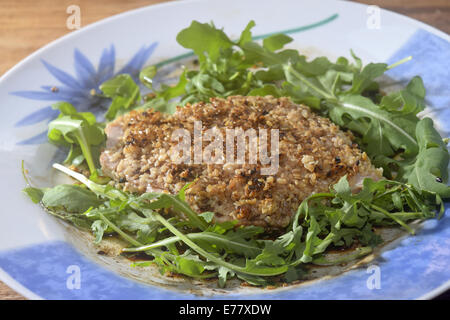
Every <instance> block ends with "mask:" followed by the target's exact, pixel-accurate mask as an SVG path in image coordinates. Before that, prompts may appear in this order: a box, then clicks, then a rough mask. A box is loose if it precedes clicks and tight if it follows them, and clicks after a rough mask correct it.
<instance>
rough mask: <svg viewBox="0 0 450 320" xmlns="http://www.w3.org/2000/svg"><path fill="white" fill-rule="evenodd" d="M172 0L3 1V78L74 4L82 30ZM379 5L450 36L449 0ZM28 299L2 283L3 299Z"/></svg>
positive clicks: (393, 0) (387, 0) (60, 29)
mask: <svg viewBox="0 0 450 320" xmlns="http://www.w3.org/2000/svg"><path fill="white" fill-rule="evenodd" d="M166 1H168V0H127V1H123V0H96V1H88V0H58V1H52V0H39V1H35V0H22V1H17V0H0V52H1V53H2V59H0V75H2V74H3V73H5V72H6V71H7V70H9V69H10V68H11V67H13V66H14V65H15V64H17V63H18V62H19V61H21V60H22V59H23V58H25V57H27V56H28V55H29V54H31V53H32V52H34V51H36V50H37V49H39V48H41V47H42V46H44V45H46V44H47V43H49V42H51V41H53V40H55V39H57V38H59V37H61V36H63V35H65V34H67V33H70V32H73V31H72V30H69V29H68V28H67V26H66V21H67V18H68V17H69V14H68V13H66V10H67V8H68V7H69V6H70V5H78V6H79V7H80V9H81V27H84V26H86V25H88V24H90V23H93V22H96V21H98V20H101V19H103V18H106V17H109V16H112V15H115V14H118V13H121V12H125V11H128V10H131V9H136V8H139V7H144V6H148V5H152V4H156V3H161V2H166ZM356 2H360V3H365V4H372V5H378V6H380V7H381V8H385V9H388V10H391V11H395V12H398V13H401V14H404V15H406V16H409V17H411V18H414V19H417V20H420V21H422V22H425V23H427V24H430V25H432V26H434V27H436V28H438V29H440V30H442V31H444V32H446V33H450V1H448V0H427V1H424V0H373V1H366V0H357V1H356ZM17 299H24V298H23V297H22V296H21V295H20V294H18V293H16V292H15V291H14V290H12V289H10V288H9V287H8V286H6V285H5V284H4V283H2V282H0V300H17Z"/></svg>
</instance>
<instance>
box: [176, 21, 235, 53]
mask: <svg viewBox="0 0 450 320" xmlns="http://www.w3.org/2000/svg"><path fill="white" fill-rule="evenodd" d="M177 41H178V43H179V44H181V45H182V46H183V47H185V48H188V49H192V50H193V51H194V52H195V54H196V55H197V56H198V57H199V60H201V61H205V59H206V56H205V53H206V54H207V55H208V57H209V58H210V59H211V60H213V61H214V60H216V59H217V58H218V57H219V55H220V51H221V50H224V49H226V48H229V47H231V46H232V45H233V41H231V40H230V39H229V38H228V36H227V35H226V34H225V33H224V32H223V31H222V30H219V29H216V28H215V27H214V26H213V25H211V24H208V23H199V22H197V21H192V23H191V25H190V26H189V27H188V28H186V29H183V30H181V31H180V32H179V33H178V35H177Z"/></svg>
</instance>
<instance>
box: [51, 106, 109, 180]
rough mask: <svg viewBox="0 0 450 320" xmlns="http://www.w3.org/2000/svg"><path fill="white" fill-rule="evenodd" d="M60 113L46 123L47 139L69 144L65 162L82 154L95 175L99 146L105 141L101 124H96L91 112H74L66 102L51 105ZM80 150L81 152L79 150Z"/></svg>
mask: <svg viewBox="0 0 450 320" xmlns="http://www.w3.org/2000/svg"><path fill="white" fill-rule="evenodd" d="M53 107H54V108H55V109H59V110H60V111H61V114H60V115H59V116H58V117H57V118H56V119H55V120H53V121H51V122H50V123H49V125H48V134H47V135H48V138H49V141H50V142H52V143H54V144H56V145H62V146H70V148H71V149H70V150H71V151H70V153H69V155H68V157H67V159H66V162H68V161H72V164H73V162H74V160H75V159H80V158H79V156H80V155H83V157H84V160H85V161H86V162H87V165H88V167H89V170H90V172H91V174H92V175H96V173H97V169H96V167H97V166H98V156H99V154H97V152H95V151H99V150H98V149H97V148H95V147H97V146H100V145H101V144H102V143H103V142H104V141H105V134H104V132H103V127H102V125H100V124H98V123H97V122H96V120H95V116H94V115H92V114H91V113H86V112H80V113H78V112H76V110H75V108H74V107H73V106H72V105H70V104H68V103H57V104H55V105H54V106H53ZM80 151H81V152H80Z"/></svg>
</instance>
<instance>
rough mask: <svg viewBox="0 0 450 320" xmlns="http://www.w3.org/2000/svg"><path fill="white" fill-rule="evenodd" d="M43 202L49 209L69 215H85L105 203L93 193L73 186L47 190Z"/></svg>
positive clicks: (64, 185)
mask: <svg viewBox="0 0 450 320" xmlns="http://www.w3.org/2000/svg"><path fill="white" fill-rule="evenodd" d="M41 200H42V203H43V204H44V206H46V207H48V208H52V209H58V210H64V211H66V212H69V213H83V212H85V211H86V210H88V209H89V208H90V207H97V206H99V205H100V204H102V203H103V201H102V200H99V199H98V198H97V196H96V195H95V194H94V193H93V192H92V191H90V190H87V189H86V188H83V187H80V186H77V185H72V184H60V185H57V186H56V187H54V188H51V189H48V190H46V191H45V192H44V195H43V196H42V199H41Z"/></svg>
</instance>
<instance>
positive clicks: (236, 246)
mask: <svg viewBox="0 0 450 320" xmlns="http://www.w3.org/2000/svg"><path fill="white" fill-rule="evenodd" d="M254 25H255V23H254V22H253V21H250V22H249V24H248V25H247V26H246V28H245V29H244V31H243V32H242V33H241V35H240V37H239V39H237V40H231V39H230V38H229V37H228V36H227V35H226V34H225V33H224V32H223V30H221V29H218V28H216V27H215V26H214V25H213V24H206V23H205V24H204V23H199V22H197V21H193V22H192V24H191V25H190V26H189V27H188V28H186V29H184V30H182V31H181V32H180V33H179V34H178V36H177V41H178V43H179V44H180V45H182V46H183V47H185V48H187V49H190V50H192V51H193V53H194V54H195V55H196V59H198V67H196V68H192V69H187V68H184V69H183V70H182V72H181V75H180V76H179V79H178V81H177V83H175V84H173V85H167V84H162V85H160V86H157V85H156V84H155V83H154V81H153V80H154V78H155V76H156V75H157V74H158V71H159V68H158V66H157V65H151V66H148V67H146V68H144V69H143V70H142V71H141V73H140V76H139V79H140V82H141V84H142V85H143V86H145V88H141V87H140V86H139V85H138V84H136V83H135V82H134V80H133V78H132V77H131V76H130V75H128V74H121V75H118V76H116V77H114V78H112V79H110V80H108V81H106V82H105V83H103V84H102V85H101V86H100V89H101V91H102V96H103V97H104V98H105V99H111V104H110V107H109V109H108V110H107V112H106V113H105V118H106V121H111V120H113V119H115V118H116V117H117V116H119V115H121V114H124V113H126V112H129V111H130V110H133V109H149V108H152V109H154V110H157V111H160V112H165V113H173V112H174V111H175V107H176V106H183V105H185V104H186V103H194V102H199V101H208V100H209V98H212V97H228V96H232V95H247V96H266V95H272V96H275V97H289V98H290V99H291V100H292V101H293V102H295V103H302V104H305V105H308V106H309V107H310V108H311V109H312V110H314V111H315V112H317V113H318V114H319V115H321V116H323V117H327V118H329V119H330V120H331V121H332V122H334V123H335V124H337V125H339V126H340V127H341V128H342V129H346V130H350V131H351V132H352V133H353V134H354V136H355V139H356V142H357V143H358V144H359V146H360V147H361V148H362V150H364V151H365V152H366V153H367V154H368V156H369V157H370V159H371V161H372V163H373V164H374V165H375V166H376V167H381V168H383V172H384V176H385V179H383V180H379V181H374V180H371V179H369V178H366V179H365V180H364V182H363V187H362V189H361V191H359V192H357V193H352V190H351V188H350V186H349V183H348V181H347V178H346V176H344V177H342V178H341V179H340V180H339V182H338V183H337V184H335V185H333V186H330V190H329V192H326V193H317V194H312V195H311V196H310V197H308V198H307V199H305V200H304V201H303V202H302V203H301V205H300V206H299V207H298V210H297V212H296V214H295V216H294V219H293V220H292V222H291V224H290V225H289V227H288V228H286V230H285V231H284V233H283V234H281V235H278V236H277V237H276V238H275V239H273V238H270V237H268V236H267V235H266V234H265V232H264V229H263V228H261V227H256V226H239V225H237V221H235V222H231V221H229V222H223V223H215V222H214V221H213V217H214V212H194V211H193V210H192V208H190V207H189V205H188V204H187V202H186V201H185V191H186V190H187V189H188V188H189V183H188V184H187V185H186V186H185V187H184V188H183V189H182V190H181V191H180V192H179V193H178V194H166V193H149V192H147V193H144V194H140V195H138V194H132V193H127V192H124V191H122V190H119V189H117V188H114V187H112V186H111V185H109V184H108V180H109V178H107V177H105V176H104V175H103V173H102V171H101V168H100V166H99V162H98V157H99V154H100V150H101V148H102V147H104V145H105V142H106V136H105V133H104V127H105V123H99V122H97V121H96V118H95V116H94V115H93V114H92V113H89V112H77V110H76V109H75V108H74V107H73V106H72V105H70V104H69V103H67V102H61V103H58V104H56V105H54V108H55V109H58V110H59V111H60V115H59V117H58V118H57V119H55V120H53V121H52V122H50V124H49V129H48V138H49V141H50V142H51V143H54V144H56V145H58V146H61V147H64V148H67V149H68V155H67V158H66V160H65V161H64V165H65V166H63V165H61V164H54V168H55V169H57V170H60V171H61V172H63V173H65V174H67V175H68V176H70V177H72V178H73V179H75V180H76V181H77V184H62V185H58V186H55V187H53V188H36V187H32V186H28V187H27V188H25V189H24V192H25V193H26V194H27V195H28V196H29V197H30V198H31V199H32V200H33V201H34V202H35V203H40V204H41V205H42V206H43V207H45V209H46V210H47V212H49V213H50V214H53V215H55V216H57V217H59V218H62V219H64V220H66V221H69V222H72V223H73V224H74V225H76V226H77V227H79V228H83V229H86V230H90V231H92V233H93V234H94V236H95V242H96V243H99V242H101V241H102V239H103V237H104V236H105V235H106V234H115V235H118V236H119V237H121V238H123V239H124V240H125V241H126V242H127V243H128V246H127V247H126V248H124V249H123V253H124V254H126V255H133V254H137V253H144V254H145V255H146V256H147V257H148V259H147V260H146V261H140V262H135V265H140V266H147V265H157V266H158V267H159V268H160V270H161V272H162V273H165V272H173V273H177V274H182V275H185V276H188V277H193V278H218V282H219V285H220V286H221V287H223V286H225V285H226V281H227V280H229V279H231V278H234V277H237V278H239V279H241V280H243V281H246V282H248V283H250V284H253V285H258V286H266V285H268V284H273V283H274V281H275V279H276V280H277V281H280V280H281V281H285V282H292V281H295V280H301V279H302V277H303V275H304V273H305V272H306V271H305V270H306V269H305V265H306V264H318V265H329V264H341V263H343V262H346V260H350V259H356V258H358V257H362V256H365V255H367V254H369V253H370V252H372V250H373V248H374V247H376V246H377V245H379V244H380V243H381V241H382V240H381V238H380V236H379V235H378V234H377V233H376V232H375V231H374V227H381V226H392V225H397V226H399V227H401V228H404V229H405V230H407V231H408V232H409V233H411V234H414V230H413V228H412V227H411V226H409V225H408V223H409V222H411V221H415V220H424V219H429V218H435V217H438V218H439V217H440V216H441V215H442V214H443V210H444V207H443V200H442V199H444V198H450V187H449V186H447V185H446V182H447V179H448V171H447V166H448V163H449V153H448V150H447V140H446V139H442V137H441V136H440V135H439V133H438V132H437V131H436V129H435V128H434V126H433V121H432V120H431V119H430V118H423V119H422V118H420V117H419V116H418V113H419V112H421V111H422V110H424V108H425V102H424V99H425V88H424V86H423V83H422V80H421V78H420V77H414V78H412V79H411V80H410V82H409V83H408V85H407V86H406V87H405V88H403V89H402V90H400V91H396V92H392V93H389V94H386V95H383V94H381V91H380V86H379V83H378V82H377V78H379V77H380V76H381V75H383V74H384V73H385V72H386V71H388V70H389V69H391V68H394V67H396V66H397V65H398V64H400V63H406V62H407V61H408V60H410V57H406V58H405V59H404V60H402V61H399V62H398V63H396V64H393V65H390V66H389V65H387V64H384V63H369V64H367V65H365V66H363V64H362V61H361V59H359V58H358V57H357V56H356V55H355V54H354V53H353V52H351V54H352V57H353V62H350V61H349V60H348V59H347V58H345V57H340V58H338V59H337V60H336V62H331V61H330V60H329V59H327V58H326V57H319V58H316V59H314V60H308V59H307V57H306V56H304V55H301V54H300V53H299V52H298V51H297V50H293V49H285V48H284V47H285V45H286V44H288V43H290V42H292V40H293V39H292V38H290V37H289V36H287V35H284V34H276V35H272V36H269V37H267V38H265V39H264V40H263V41H262V43H260V42H257V41H254V40H252V34H251V29H252V27H253V26H254ZM408 63H413V62H408ZM25 178H26V176H25ZM331 246H332V247H342V248H344V247H351V246H353V247H355V249H354V251H353V254H351V255H348V256H347V257H346V258H344V259H339V260H336V261H333V260H328V259H327V257H326V255H325V253H326V252H327V249H328V248H330V247H331Z"/></svg>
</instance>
